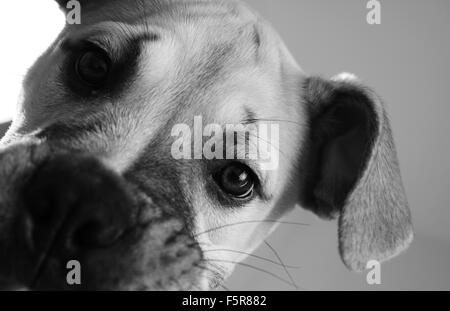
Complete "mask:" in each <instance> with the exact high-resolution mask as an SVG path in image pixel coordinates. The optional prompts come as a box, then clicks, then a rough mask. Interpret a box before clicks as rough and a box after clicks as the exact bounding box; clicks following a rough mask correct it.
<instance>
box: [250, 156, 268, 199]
mask: <svg viewBox="0 0 450 311" xmlns="http://www.w3.org/2000/svg"><path fill="white" fill-rule="evenodd" d="M243 164H245V165H247V166H248V167H249V168H250V169H251V170H252V172H253V174H254V175H255V176H256V178H257V180H256V182H257V187H256V188H257V190H256V191H257V193H258V194H259V196H260V197H261V199H262V200H263V201H270V199H271V195H270V194H269V192H268V191H267V187H266V185H267V176H266V174H264V172H263V171H262V170H261V169H260V167H259V164H258V162H257V161H252V160H249V161H245V162H243Z"/></svg>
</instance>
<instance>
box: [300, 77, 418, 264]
mask: <svg viewBox="0 0 450 311" xmlns="http://www.w3.org/2000/svg"><path fill="white" fill-rule="evenodd" d="M303 91H304V103H305V107H306V110H305V113H306V114H307V119H308V123H309V130H308V133H307V138H306V145H305V150H304V152H303V153H302V157H301V161H300V169H301V171H300V175H302V183H301V184H302V186H301V188H302V189H301V191H300V196H301V197H300V203H301V204H302V206H304V207H305V208H308V209H310V210H312V211H313V212H315V213H316V214H318V215H319V216H322V217H325V218H333V217H335V216H338V217H339V250H340V254H341V257H342V260H343V261H344V263H345V265H346V266H347V267H348V268H349V269H351V270H355V271H362V270H364V269H365V268H366V264H367V262H368V261H370V260H378V261H383V260H386V259H389V258H391V257H393V256H395V255H397V254H398V253H400V252H401V251H402V250H404V249H405V248H406V247H407V246H408V245H409V243H410V242H411V241H412V237H413V233H412V224H411V214H410V211H409V208H408V202H407V199H406V195H405V191H404V188H403V184H402V180H401V175H400V170H399V164H398V160H397V154H396V150H395V147H394V142H393V138H392V133H391V127H390V124H389V120H388V117H387V115H386V111H385V109H384V106H383V104H382V102H381V100H380V99H379V97H378V96H377V95H376V94H375V93H374V92H373V91H371V90H370V89H368V88H366V87H364V86H363V85H361V84H360V83H359V82H358V81H357V79H356V77H354V76H352V75H349V74H343V75H340V76H338V77H337V78H335V79H332V80H324V79H321V78H316V77H313V78H308V79H306V80H305V84H304V90H303Z"/></svg>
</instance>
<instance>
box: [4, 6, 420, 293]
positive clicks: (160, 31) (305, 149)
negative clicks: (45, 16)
mask: <svg viewBox="0 0 450 311" xmlns="http://www.w3.org/2000/svg"><path fill="white" fill-rule="evenodd" d="M58 2H59V4H60V6H61V8H62V9H63V10H66V1H64V0H61V1H58ZM81 6H82V24H81V25H67V26H66V27H65V28H64V30H63V31H62V32H61V34H60V35H59V37H58V38H57V39H56V40H55V42H54V43H53V44H52V45H51V46H50V47H49V49H48V50H47V51H46V52H45V53H44V54H43V55H42V56H41V57H40V58H39V59H38V60H37V62H36V64H35V65H34V66H33V67H32V68H31V69H30V71H29V72H28V74H27V76H26V78H25V80H24V84H23V86H24V87H23V89H24V94H23V96H22V97H21V98H22V100H21V102H20V103H19V105H20V109H17V111H18V113H17V115H16V116H15V117H14V120H13V122H12V125H11V127H10V128H9V130H8V132H7V134H6V135H5V136H4V138H3V139H2V141H1V151H0V286H3V287H4V288H29V289H73V288H74V287H70V286H68V285H67V284H66V283H65V273H66V267H65V264H66V262H67V260H68V259H69V258H71V259H74V258H76V259H78V260H80V261H81V264H82V267H83V271H84V274H83V275H84V276H85V277H84V279H83V282H82V285H80V286H78V287H75V289H107V290H117V289H132V290H134V289H145V290H177V289H184V290H192V289H194V290H196V289H210V288H215V287H217V286H218V285H220V284H221V282H223V280H224V279H226V278H227V277H228V276H229V275H230V274H231V272H232V271H233V269H234V266H235V265H236V263H238V262H239V261H241V260H243V259H244V258H245V255H243V254H244V253H251V252H252V251H253V250H254V249H255V248H256V247H257V246H258V245H260V243H261V242H263V241H264V239H265V238H266V237H267V236H268V235H269V234H270V233H271V232H272V231H273V230H274V229H275V228H276V226H277V223H278V221H279V219H280V218H281V217H283V216H284V215H286V214H287V213H288V212H289V211H290V210H292V209H293V208H294V207H295V206H297V205H300V206H301V207H303V208H306V209H309V210H311V211H312V212H314V213H316V214H318V215H319V216H321V217H324V218H333V217H339V250H340V254H341V257H342V259H343V261H344V263H345V265H346V266H347V267H348V268H349V269H351V270H355V271H361V270H363V269H364V268H365V265H366V263H367V262H368V261H369V260H380V261H382V260H385V259H388V258H390V257H392V256H395V255H396V254H398V253H399V252H401V251H402V250H403V249H405V248H406V247H407V246H408V244H409V243H410V242H411V240H412V225H411V215H410V212H409V209H408V204H407V200H406V197H405V192H404V189H403V186H402V181H401V176H400V171H399V165H398V161H397V156H396V152H395V147H394V142H393V138H392V133H391V130H390V126H389V120H388V118H387V116H386V115H387V114H386V111H385V107H384V105H383V104H382V102H381V101H380V99H379V97H378V96H377V95H376V94H375V93H374V92H373V91H371V90H370V89H368V88H366V87H365V86H363V85H362V84H361V83H360V82H359V81H358V80H357V79H356V78H355V77H354V76H351V75H348V74H347V75H342V76H339V77H337V78H335V79H332V80H325V79H322V78H317V77H311V76H308V75H307V74H305V73H304V72H303V71H302V70H301V68H300V67H299V66H298V64H297V63H296V62H295V60H294V58H293V57H292V55H291V54H290V53H289V51H288V49H287V48H286V46H285V45H284V43H283V42H282V40H281V39H280V38H279V36H278V35H277V34H276V32H275V31H274V30H273V29H272V27H271V26H270V25H269V24H268V23H267V22H265V21H264V20H263V19H262V18H260V17H259V16H258V15H257V14H255V13H254V12H253V11H251V10H250V9H249V8H247V7H246V6H244V5H243V4H241V3H240V2H238V1H231V0H230V1H220V0H208V1H207V0H204V1H193V0H172V1H171V0H108V1H106V0H105V1H103V0H90V1H81ZM92 44H94V45H95V46H96V48H101V49H104V50H106V51H105V53H108V55H109V56H110V59H111V62H112V69H111V70H112V71H111V74H110V76H109V77H108V80H107V82H106V85H105V86H104V87H103V88H101V89H98V90H93V89H91V88H89V87H87V86H86V85H84V84H81V83H80V81H79V79H78V77H77V75H76V71H75V70H74V67H73V64H74V62H75V60H76V59H77V57H79V55H80V53H82V51H84V50H85V49H86V48H87V46H91V45H92ZM197 116H201V117H202V119H203V122H204V125H207V124H219V125H221V126H224V125H225V124H241V125H243V126H245V127H249V126H250V125H254V124H262V123H266V124H267V123H270V124H276V125H278V126H279V129H280V133H279V134H280V135H279V137H278V138H276V137H270V138H269V144H271V145H278V146H279V157H280V161H279V165H278V167H277V168H276V169H273V170H264V169H262V163H261V161H260V160H256V161H249V160H245V161H243V162H244V163H245V164H246V165H248V166H249V167H250V168H251V169H252V170H253V172H254V175H255V176H258V182H257V189H256V191H255V194H254V196H253V197H252V199H251V200H246V201H242V200H240V201H239V200H235V199H234V198H232V197H231V196H230V195H228V194H227V193H224V191H223V190H222V189H221V188H220V185H219V184H218V183H217V182H216V180H215V179H214V176H215V174H217V172H218V170H219V169H220V168H221V167H223V166H224V165H227V164H229V163H230V161H229V160H218V159H215V160H206V159H200V160H175V159H174V158H173V157H172V156H171V146H172V143H173V137H172V136H171V131H172V129H173V128H174V126H175V125H177V124H187V125H189V126H190V128H193V126H194V122H193V121H194V118H195V117H197ZM233 134H238V133H233ZM251 135H258V133H254V132H252V134H251ZM220 139H223V137H221V138H220ZM259 139H260V140H261V139H262V138H259ZM216 143H223V141H221V140H219V141H217V142H216ZM231 162H232V161H231Z"/></svg>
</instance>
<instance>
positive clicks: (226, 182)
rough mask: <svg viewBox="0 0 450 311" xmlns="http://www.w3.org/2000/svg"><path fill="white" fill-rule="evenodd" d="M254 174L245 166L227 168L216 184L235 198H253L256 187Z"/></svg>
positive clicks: (219, 175) (220, 174)
mask: <svg viewBox="0 0 450 311" xmlns="http://www.w3.org/2000/svg"><path fill="white" fill-rule="evenodd" d="M253 176H254V175H253V172H252V171H251V170H250V168H248V167H247V166H245V165H243V164H240V163H239V164H232V165H228V166H227V167H225V168H224V169H223V170H222V171H221V172H220V173H219V174H218V175H217V176H216V182H217V183H218V184H219V186H220V187H221V188H222V190H223V191H224V192H226V193H228V194H230V195H232V196H233V197H235V198H238V199H247V198H249V197H251V196H252V194H253V190H254V187H255V179H254V177H253Z"/></svg>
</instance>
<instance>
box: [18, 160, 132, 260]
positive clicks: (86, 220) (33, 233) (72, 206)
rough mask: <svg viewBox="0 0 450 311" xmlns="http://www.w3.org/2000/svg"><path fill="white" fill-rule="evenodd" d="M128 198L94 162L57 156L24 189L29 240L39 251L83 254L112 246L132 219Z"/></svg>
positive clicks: (117, 180)
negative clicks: (51, 249) (52, 250)
mask: <svg viewBox="0 0 450 311" xmlns="http://www.w3.org/2000/svg"><path fill="white" fill-rule="evenodd" d="M132 200H133V199H132V195H131V193H130V191H129V190H127V185H126V184H125V182H124V181H123V180H122V178H121V177H120V176H118V175H117V174H115V173H114V172H112V171H110V170H109V169H107V168H106V167H105V166H104V165H103V164H101V163H100V162H99V161H98V160H97V159H95V158H92V157H87V156H75V157H74V156H72V155H59V156H55V157H53V158H52V159H50V160H49V161H47V162H46V163H44V164H43V165H42V166H41V167H40V168H38V169H37V171H36V172H35V174H34V176H33V177H32V178H31V180H30V182H29V183H28V184H27V185H26V186H25V187H24V189H23V203H24V210H25V213H26V214H27V217H28V230H27V231H28V235H29V236H28V237H27V238H28V239H29V241H30V243H31V245H32V246H33V247H34V248H35V249H37V250H44V249H49V248H53V249H54V250H55V251H57V252H63V253H64V254H67V253H70V254H74V253H75V254H77V253H84V252H87V251H90V250H93V249H98V248H103V247H108V246H110V245H112V244H114V243H115V242H116V241H117V240H118V239H119V237H120V236H121V234H122V233H123V232H124V231H125V230H126V228H127V227H128V226H129V224H130V221H131V215H130V212H129V210H130V208H129V207H130V206H131V205H132V204H133V202H132Z"/></svg>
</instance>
